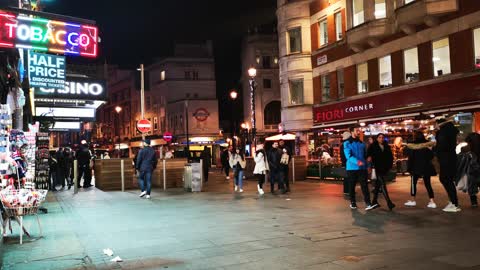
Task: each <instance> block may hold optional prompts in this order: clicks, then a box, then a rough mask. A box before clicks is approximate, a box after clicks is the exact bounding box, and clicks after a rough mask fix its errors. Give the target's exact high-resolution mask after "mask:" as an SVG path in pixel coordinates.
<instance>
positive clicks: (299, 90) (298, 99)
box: [289, 79, 303, 105]
mask: <svg viewBox="0 0 480 270" xmlns="http://www.w3.org/2000/svg"><path fill="white" fill-rule="evenodd" d="M289 104H290V105H301V104H303V79H300V80H291V81H290V92H289Z"/></svg>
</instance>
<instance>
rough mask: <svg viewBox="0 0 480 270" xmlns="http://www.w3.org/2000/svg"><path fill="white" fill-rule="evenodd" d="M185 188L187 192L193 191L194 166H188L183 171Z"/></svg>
mask: <svg viewBox="0 0 480 270" xmlns="http://www.w3.org/2000/svg"><path fill="white" fill-rule="evenodd" d="M183 188H184V189H185V190H186V191H189V192H191V191H192V166H191V165H190V163H188V164H186V165H185V167H184V170H183Z"/></svg>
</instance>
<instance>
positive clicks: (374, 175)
mask: <svg viewBox="0 0 480 270" xmlns="http://www.w3.org/2000/svg"><path fill="white" fill-rule="evenodd" d="M370 179H371V180H377V171H376V170H375V168H372V175H371V176H370Z"/></svg>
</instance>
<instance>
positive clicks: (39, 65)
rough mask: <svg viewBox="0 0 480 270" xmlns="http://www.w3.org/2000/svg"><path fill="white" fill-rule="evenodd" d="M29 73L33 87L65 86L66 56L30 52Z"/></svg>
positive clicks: (62, 87) (59, 87) (60, 87)
mask: <svg viewBox="0 0 480 270" xmlns="http://www.w3.org/2000/svg"><path fill="white" fill-rule="evenodd" d="M28 74H29V78H30V86H31V87H44V88H57V89H64V88H65V56H58V55H51V54H43V53H35V52H30V53H29V56H28Z"/></svg>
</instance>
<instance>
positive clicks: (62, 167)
mask: <svg viewBox="0 0 480 270" xmlns="http://www.w3.org/2000/svg"><path fill="white" fill-rule="evenodd" d="M55 159H56V160H57V183H58V184H60V185H62V189H63V188H65V175H66V167H67V164H66V160H65V155H64V153H63V148H62V147H60V148H58V150H57V152H56V153H55Z"/></svg>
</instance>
